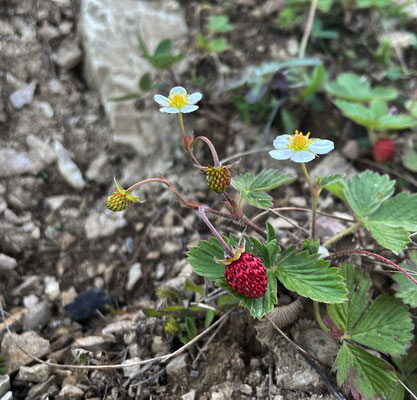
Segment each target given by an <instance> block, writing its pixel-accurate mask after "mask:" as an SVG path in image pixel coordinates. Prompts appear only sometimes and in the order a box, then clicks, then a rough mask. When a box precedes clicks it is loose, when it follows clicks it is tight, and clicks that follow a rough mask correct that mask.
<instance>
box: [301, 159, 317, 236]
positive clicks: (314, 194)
mask: <svg viewBox="0 0 417 400" xmlns="http://www.w3.org/2000/svg"><path fill="white" fill-rule="evenodd" d="M301 168H302V169H303V172H304V176H305V178H306V181H307V183H308V187H309V188H310V193H311V203H312V216H311V238H312V239H314V238H315V236H316V218H317V200H318V194H317V191H316V190H315V189H314V187H313V184H312V183H311V179H310V176H309V175H308V171H307V168H306V165H305V163H301Z"/></svg>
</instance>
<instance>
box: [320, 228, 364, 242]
mask: <svg viewBox="0 0 417 400" xmlns="http://www.w3.org/2000/svg"><path fill="white" fill-rule="evenodd" d="M361 226H362V222H358V223H356V224H355V225H352V226H351V227H349V228H346V229H345V230H344V231H342V232H339V233H338V234H337V235H334V236H333V237H332V238H330V239H329V240H328V241H327V242H326V243H323V244H322V246H323V247H328V246H330V245H331V244H332V243H334V242H336V241H338V240H339V239H341V238H342V237H343V236H346V235H348V234H349V233H352V232H354V231H356V229H358V228H360V227H361Z"/></svg>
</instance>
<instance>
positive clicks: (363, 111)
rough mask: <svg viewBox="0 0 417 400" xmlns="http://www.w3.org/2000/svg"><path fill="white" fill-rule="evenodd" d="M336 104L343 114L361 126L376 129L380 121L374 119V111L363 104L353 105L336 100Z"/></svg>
mask: <svg viewBox="0 0 417 400" xmlns="http://www.w3.org/2000/svg"><path fill="white" fill-rule="evenodd" d="M334 104H335V105H336V106H337V107H339V108H340V110H341V111H342V113H343V114H344V115H345V116H346V117H348V118H350V119H351V120H352V121H354V122H356V123H357V124H359V125H362V126H366V127H367V128H369V129H376V127H377V125H378V121H377V120H375V119H374V117H373V114H372V111H371V110H370V109H369V108H366V107H365V106H363V105H362V104H358V103H351V102H348V101H344V100H335V101H334Z"/></svg>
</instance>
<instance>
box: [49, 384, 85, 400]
mask: <svg viewBox="0 0 417 400" xmlns="http://www.w3.org/2000/svg"><path fill="white" fill-rule="evenodd" d="M83 397H84V392H83V391H82V390H81V389H80V388H79V387H77V386H74V385H65V386H64V387H63V388H62V389H61V391H60V392H59V393H58V396H57V397H56V398H57V400H81V399H82V398H83Z"/></svg>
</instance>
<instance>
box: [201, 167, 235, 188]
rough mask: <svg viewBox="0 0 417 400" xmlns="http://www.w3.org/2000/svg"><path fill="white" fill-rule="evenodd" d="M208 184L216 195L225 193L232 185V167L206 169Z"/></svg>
mask: <svg viewBox="0 0 417 400" xmlns="http://www.w3.org/2000/svg"><path fill="white" fill-rule="evenodd" d="M205 174H206V183H207V186H208V187H209V189H210V190H212V191H213V192H216V193H224V192H225V191H226V189H227V188H228V187H229V185H230V180H231V177H232V171H230V166H228V167H226V166H222V167H210V166H208V167H207V168H205Z"/></svg>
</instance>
